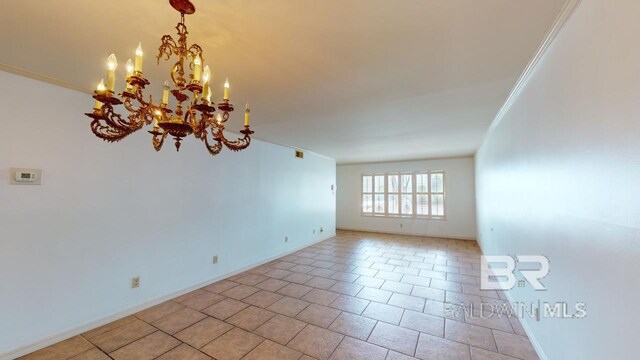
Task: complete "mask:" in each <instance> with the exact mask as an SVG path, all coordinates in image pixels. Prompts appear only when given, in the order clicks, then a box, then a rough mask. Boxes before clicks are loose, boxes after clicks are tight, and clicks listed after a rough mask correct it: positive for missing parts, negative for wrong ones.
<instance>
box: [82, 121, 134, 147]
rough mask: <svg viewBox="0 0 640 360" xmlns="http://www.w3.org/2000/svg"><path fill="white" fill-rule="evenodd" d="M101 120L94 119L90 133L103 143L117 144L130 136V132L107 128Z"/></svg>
mask: <svg viewBox="0 0 640 360" xmlns="http://www.w3.org/2000/svg"><path fill="white" fill-rule="evenodd" d="M101 120H103V119H94V120H93V121H92V122H91V131H92V132H93V134H94V135H95V136H97V137H99V138H100V139H102V140H104V141H108V142H117V141H120V140H122V139H124V138H125V137H126V136H127V135H129V134H131V132H127V131H124V130H121V129H118V128H114V127H111V126H108V125H106V124H104V122H103V121H101Z"/></svg>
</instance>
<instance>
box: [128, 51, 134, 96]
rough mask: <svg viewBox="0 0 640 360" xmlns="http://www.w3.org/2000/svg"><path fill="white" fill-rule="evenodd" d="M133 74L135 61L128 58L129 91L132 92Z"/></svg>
mask: <svg viewBox="0 0 640 360" xmlns="http://www.w3.org/2000/svg"><path fill="white" fill-rule="evenodd" d="M132 75H133V62H132V61H131V59H129V60H127V92H132V90H133V85H131V83H130V81H131V76H132Z"/></svg>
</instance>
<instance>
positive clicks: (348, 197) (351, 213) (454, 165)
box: [336, 157, 476, 239]
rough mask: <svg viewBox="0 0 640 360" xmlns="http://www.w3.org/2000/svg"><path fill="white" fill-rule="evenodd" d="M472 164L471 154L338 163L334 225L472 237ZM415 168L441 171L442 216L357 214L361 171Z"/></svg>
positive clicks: (399, 232)
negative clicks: (393, 216)
mask: <svg viewBox="0 0 640 360" xmlns="http://www.w3.org/2000/svg"><path fill="white" fill-rule="evenodd" d="M473 166H474V164H473V158H471V157H466V158H452V159H434V160H420V161H400V162H382V163H367V164H356V165H338V166H337V172H336V178H337V180H336V182H337V185H338V187H337V217H338V218H337V226H338V228H341V229H354V230H367V231H379V232H388V233H398V234H413V235H427V236H442V237H450V238H460V239H475V237H476V213H475V211H476V209H475V189H474V186H475V184H474V171H473ZM416 170H444V171H445V192H446V210H445V211H446V220H427V219H409V218H379V217H371V216H362V215H361V206H362V205H361V204H362V198H361V191H362V190H361V184H360V183H361V181H362V180H361V176H362V174H364V173H372V172H378V173H384V172H392V171H416ZM400 224H402V227H400Z"/></svg>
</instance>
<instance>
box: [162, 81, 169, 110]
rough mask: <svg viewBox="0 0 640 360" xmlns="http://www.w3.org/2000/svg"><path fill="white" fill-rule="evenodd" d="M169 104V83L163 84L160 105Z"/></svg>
mask: <svg viewBox="0 0 640 360" xmlns="http://www.w3.org/2000/svg"><path fill="white" fill-rule="evenodd" d="M168 104H169V81H165V82H164V88H163V90H162V105H168Z"/></svg>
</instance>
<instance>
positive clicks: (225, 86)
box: [222, 78, 229, 100]
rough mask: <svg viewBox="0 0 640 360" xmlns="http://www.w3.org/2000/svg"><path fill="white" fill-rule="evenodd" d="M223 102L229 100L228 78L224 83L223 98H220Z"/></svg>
mask: <svg viewBox="0 0 640 360" xmlns="http://www.w3.org/2000/svg"><path fill="white" fill-rule="evenodd" d="M222 99H223V100H229V78H227V81H225V82H224V96H223V97H222Z"/></svg>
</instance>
